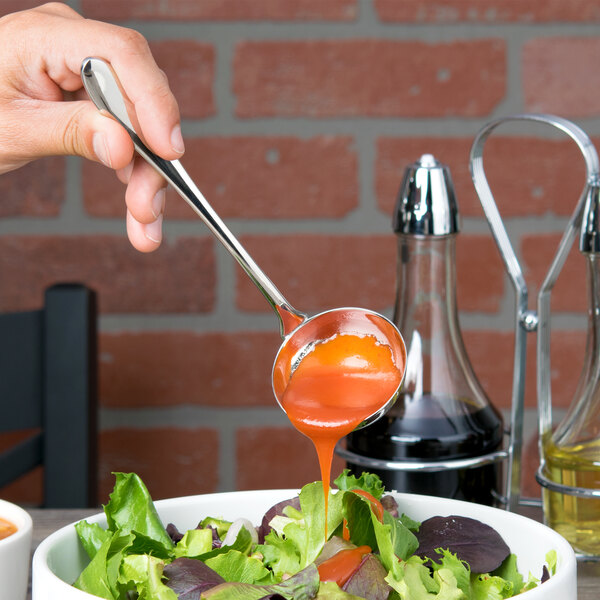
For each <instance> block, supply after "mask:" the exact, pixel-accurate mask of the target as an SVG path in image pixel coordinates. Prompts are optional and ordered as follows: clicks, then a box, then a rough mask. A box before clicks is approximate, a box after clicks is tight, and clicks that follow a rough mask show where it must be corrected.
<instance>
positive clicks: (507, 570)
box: [491, 554, 523, 598]
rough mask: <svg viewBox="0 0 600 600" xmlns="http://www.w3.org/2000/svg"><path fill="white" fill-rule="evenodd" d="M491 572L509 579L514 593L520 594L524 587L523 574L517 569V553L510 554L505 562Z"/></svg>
mask: <svg viewBox="0 0 600 600" xmlns="http://www.w3.org/2000/svg"><path fill="white" fill-rule="evenodd" d="M491 574H492V575H494V576H496V577H501V578H502V579H504V580H506V581H509V582H510V583H511V585H512V590H513V594H518V593H519V591H520V590H521V589H522V588H523V575H521V573H519V571H518V570H517V557H516V555H515V554H509V555H508V556H507V557H506V558H505V559H504V562H503V563H502V564H501V565H500V566H499V567H498V568H497V569H496V570H495V571H494V572H493V573H491ZM509 598H510V596H509Z"/></svg>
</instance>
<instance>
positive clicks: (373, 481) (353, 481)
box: [334, 469, 385, 500]
mask: <svg viewBox="0 0 600 600" xmlns="http://www.w3.org/2000/svg"><path fill="white" fill-rule="evenodd" d="M334 483H335V485H337V487H338V488H339V489H340V490H343V491H349V490H355V489H361V490H364V491H365V492H369V494H371V496H373V497H374V498H376V499H377V500H380V499H381V497H382V496H383V493H384V492H385V488H384V486H383V483H382V482H381V479H380V478H379V477H378V476H377V475H374V474H373V473H361V475H360V477H355V476H354V475H350V470H349V469H344V470H343V471H342V472H341V473H340V475H339V476H338V477H337V479H336V480H335V481H334Z"/></svg>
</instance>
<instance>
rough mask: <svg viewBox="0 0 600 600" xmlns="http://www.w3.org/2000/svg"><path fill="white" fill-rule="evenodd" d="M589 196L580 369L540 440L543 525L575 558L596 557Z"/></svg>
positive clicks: (599, 419)
mask: <svg viewBox="0 0 600 600" xmlns="http://www.w3.org/2000/svg"><path fill="white" fill-rule="evenodd" d="M592 192H593V193H590V194H589V195H588V197H587V200H586V207H585V212H584V219H583V225H582V228H581V236H580V250H581V252H582V253H583V256H584V257H585V261H586V265H587V287H588V297H589V308H588V332H587V342H586V351H585V358H584V362H583V369H582V372H581V375H580V378H579V382H578V385H577V388H576V391H575V395H574V397H573V401H572V402H571V405H570V407H569V410H568V411H567V414H566V415H565V417H564V419H563V420H562V421H561V422H560V424H559V425H558V427H557V428H556V429H555V431H554V432H548V433H546V434H545V437H544V439H542V466H541V468H540V474H541V477H538V480H539V481H540V483H541V484H542V485H543V488H542V490H543V501H544V516H545V520H546V522H547V524H548V525H550V526H551V527H552V528H553V529H555V530H556V531H558V532H559V533H560V534H561V535H562V536H563V537H564V538H566V539H567V540H568V541H569V542H570V543H571V545H572V546H573V548H574V549H575V551H576V552H578V553H579V554H581V555H583V556H596V557H600V234H599V231H600V220H599V216H600V204H599V201H598V188H597V187H596V188H592Z"/></svg>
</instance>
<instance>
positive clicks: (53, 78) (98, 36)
mask: <svg viewBox="0 0 600 600" xmlns="http://www.w3.org/2000/svg"><path fill="white" fill-rule="evenodd" d="M0 39H1V40H2V44H1V45H0V173H4V172H7V171H11V170H13V169H17V168H18V167H21V166H23V165H25V164H27V163H28V162H30V161H32V160H35V159H36V158H40V157H42V156H52V155H78V156H82V157H84V158H87V159H90V160H94V161H98V162H102V163H104V164H105V165H106V166H108V167H110V168H112V169H114V170H115V171H116V173H117V176H118V177H119V179H120V180H121V181H122V182H123V183H126V184H127V191H126V193H125V202H126V205H127V218H126V222H127V235H128V237H129V239H130V241H131V243H132V245H133V246H134V247H135V248H137V249H138V250H140V251H142V252H150V251H152V250H155V249H156V248H158V246H159V245H160V242H161V239H162V218H163V212H164V202H165V186H166V182H165V181H164V179H163V178H162V177H161V176H160V175H159V174H158V173H156V172H155V171H154V170H153V169H152V167H150V166H149V165H148V164H147V163H146V162H145V161H144V160H143V159H141V158H140V157H135V158H134V148H133V142H132V141H131V138H130V137H129V135H128V134H127V132H126V131H125V130H124V129H123V128H122V127H121V126H120V125H119V124H118V123H117V122H116V121H115V120H113V119H112V118H110V117H108V116H104V115H102V114H101V113H100V112H99V111H98V109H97V108H96V107H95V106H94V104H92V102H91V101H90V100H89V99H87V95H86V94H85V91H84V90H83V88H82V83H81V77H80V67H81V62H82V61H83V59H84V58H86V57H88V56H99V57H102V58H104V59H105V60H107V61H108V62H110V63H111V64H112V67H113V69H114V70H115V72H116V74H117V75H118V76H120V80H121V84H122V85H123V88H124V90H125V92H126V94H127V95H128V97H129V99H130V100H131V102H132V103H133V105H134V107H135V112H136V116H137V119H138V121H139V125H140V128H141V133H142V136H143V137H144V139H145V141H146V143H147V145H148V146H149V147H150V148H151V149H152V150H153V151H154V152H155V153H156V154H158V155H159V156H161V157H163V158H165V159H167V160H174V159H176V158H179V157H181V155H182V154H183V151H184V146H183V139H182V137H181V128H180V123H179V109H178V107H177V102H176V101H175V98H174V97H173V94H172V92H171V90H170V88H169V84H168V82H167V78H166V76H165V74H164V73H163V72H162V71H161V70H160V69H159V68H158V66H157V65H156V63H155V62H154V59H153V58H152V54H151V53H150V49H149V47H148V44H147V42H146V40H145V39H144V37H143V36H142V35H141V34H139V33H138V32H136V31H134V30H131V29H126V28H123V27H117V26H115V25H110V24H108V23H102V22H99V21H92V20H89V19H84V18H83V17H82V16H81V15H79V14H78V13H76V12H75V11H74V10H72V9H71V8H69V7H68V6H66V5H64V4H60V3H50V4H44V5H43V6H40V7H38V8H34V9H31V10H26V11H22V12H18V13H12V14H10V15H7V16H5V17H2V18H0Z"/></svg>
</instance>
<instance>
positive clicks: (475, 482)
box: [340, 154, 503, 505]
mask: <svg viewBox="0 0 600 600" xmlns="http://www.w3.org/2000/svg"><path fill="white" fill-rule="evenodd" d="M394 230H395V232H396V233H397V237H398V272H397V289H396V301H395V307H394V317H393V320H394V322H395V323H396V325H397V326H398V328H399V329H400V331H401V333H402V335H403V337H404V339H405V341H406V344H407V353H408V354H407V368H406V378H405V382H404V386H403V390H402V392H401V395H400V397H399V399H398V401H397V402H396V404H395V405H394V407H393V408H392V409H391V410H390V411H389V412H388V414H387V415H385V416H384V417H382V418H381V419H379V420H378V421H376V422H375V423H373V424H372V425H370V426H369V427H366V428H364V429H361V430H358V431H355V432H353V433H351V434H350V435H349V436H348V437H347V440H346V443H347V446H346V450H345V452H343V453H342V452H340V454H341V455H342V456H344V457H345V458H346V461H347V465H348V467H349V468H350V469H351V470H352V471H354V472H355V473H357V474H358V473H359V472H361V471H363V470H364V471H370V472H375V473H377V474H378V475H379V476H380V477H381V478H382V480H383V483H384V484H385V486H386V488H387V489H393V490H397V491H400V492H412V493H421V494H430V495H436V496H444V497H448V498H457V499H462V500H469V501H475V502H479V503H483V504H488V505H497V504H498V499H499V497H500V496H501V487H502V483H501V481H502V472H501V471H502V465H501V463H500V462H499V461H496V460H486V459H485V457H486V456H489V455H490V453H494V452H495V451H497V450H498V449H499V448H500V447H501V445H502V442H503V423H502V418H501V416H500V414H499V413H498V412H497V410H496V409H495V408H494V407H493V406H492V404H491V403H490V401H489V400H488V398H487V396H486V394H485V392H484V390H483V388H482V387H481V385H480V384H479V382H478V380H477V378H476V376H475V374H474V372H473V368H472V366H471V363H470V362H469V359H468V356H467V353H466V350H465V347H464V343H463V339H462V335H461V332H460V327H459V323H458V312H457V304H456V275H455V244H456V237H457V235H458V232H459V219H458V208H457V203H456V197H455V193H454V187H453V185H452V180H451V177H450V171H449V169H448V168H447V167H446V166H445V165H443V164H441V163H439V162H438V161H437V160H436V159H435V158H434V157H433V156H432V155H429V154H426V155H423V156H422V157H421V158H420V159H419V160H418V161H417V162H416V163H415V164H413V165H411V166H410V167H409V168H407V170H406V172H405V175H404V180H403V182H402V185H401V187H400V192H399V194H398V198H397V203H396V209H395V214H394Z"/></svg>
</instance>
